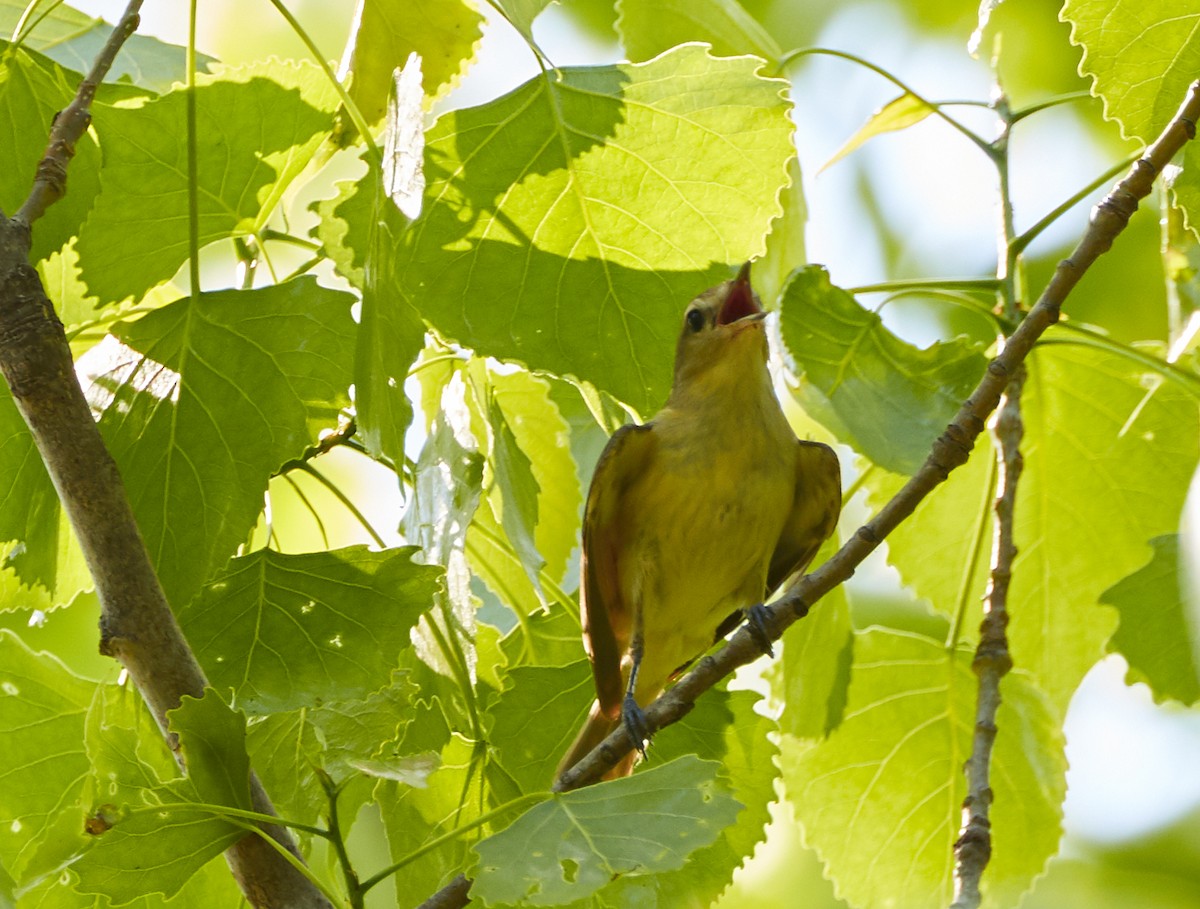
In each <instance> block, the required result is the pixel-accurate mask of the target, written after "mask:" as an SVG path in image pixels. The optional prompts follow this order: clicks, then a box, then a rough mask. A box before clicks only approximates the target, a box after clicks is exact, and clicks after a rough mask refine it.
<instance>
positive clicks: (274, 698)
mask: <svg viewBox="0 0 1200 909" xmlns="http://www.w3.org/2000/svg"><path fill="white" fill-rule="evenodd" d="M414 552H416V549H415V547H409V548H404V549H392V550H385V551H383V552H370V551H368V549H367V548H366V547H365V546H354V547H350V548H348V549H339V550H336V551H333V552H314V553H305V554H301V555H289V554H285V553H281V552H275V551H273V550H269V549H263V550H259V551H258V552H254V553H251V554H250V555H248V556H245V557H243V558H237V559H234V560H233V561H231V562H230V563H229V565H228V566H227V568H226V569H225V570H224V571H223V572H221V573H220V574H219V575H217V576H216V577H214V578H213V579H212V580H211V581H210V582H209V583H207V584H206V585H205V586H204V588H203V589H202V590H201V591H200V593H199V594H198V595H197V596H196V598H195V599H193V600H192V601H191V602H190V603H189V604H188V605H187V606H186V607H184V608H183V609H182V610H181V611H180V613H179V622H180V625H182V626H183V630H184V633H185V634H186V635H187V637H188V640H189V641H191V643H192V647H193V648H194V649H195V651H196V654H197V656H198V657H199V659H200V661H201V663H202V664H203V665H204V667H205V671H206V673H207V674H208V678H209V679H210V681H211V682H212V684H213V685H214V686H215V687H217V688H219V689H222V690H224V689H226V688H232V689H233V690H234V696H235V702H236V703H237V704H238V706H239V707H241V708H242V709H244V710H248V711H250V712H251V713H257V714H262V713H275V712H279V711H286V710H292V709H295V708H298V707H303V706H306V705H311V704H313V703H320V702H321V701H322V700H325V699H329V700H350V699H354V698H358V697H365V696H366V695H367V694H368V693H369V692H371V691H374V690H375V689H377V688H379V687H381V686H382V685H385V684H387V681H388V677H389V674H390V673H391V671H392V669H394V668H395V667H396V660H397V656H398V654H399V652H400V650H401V649H402V648H404V647H407V646H409V631H410V630H411V629H412V628H413V626H414V625H416V623H417V620H418V619H419V618H420V616H421V614H422V613H423V612H424V611H425V610H426V609H428V608H429V606H430V604H431V603H432V602H433V598H434V596H435V595H436V594H437V592H438V590H439V587H440V580H441V577H442V574H443V572H442V570H441V569H440V568H437V567H433V566H428V565H418V564H415V563H414V562H413V561H412V555H413V553H414Z"/></svg>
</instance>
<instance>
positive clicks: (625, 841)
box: [472, 757, 739, 906]
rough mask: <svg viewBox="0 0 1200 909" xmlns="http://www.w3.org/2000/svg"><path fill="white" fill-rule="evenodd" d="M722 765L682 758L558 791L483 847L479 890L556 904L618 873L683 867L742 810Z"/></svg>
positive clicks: (491, 896)
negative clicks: (723, 781)
mask: <svg viewBox="0 0 1200 909" xmlns="http://www.w3.org/2000/svg"><path fill="white" fill-rule="evenodd" d="M718 766H719V765H717V764H715V763H713V762H711V761H702V760H698V759H696V758H692V757H683V758H679V759H678V760H675V761H672V762H671V763H669V764H664V765H663V766H661V767H657V768H655V769H653V770H647V771H645V772H644V773H638V774H635V775H633V776H630V777H626V778H624V779H620V780H614V781H612V782H609V783H601V784H599V785H596V786H589V787H588V788H586V789H580V790H577V791H575V792H569V793H566V794H563V795H556V796H554V797H553V798H552V799H550V800H549V801H547V802H543V803H542V804H540V805H538V806H537V807H535V808H532V809H530V810H529V811H527V812H526V813H525V814H524V815H522V816H521V817H520V818H518V819H517V820H516V821H514V822H513V823H512V824H510V825H509V826H508V827H507V828H506V829H505V830H503V831H501V832H500V833H497V834H493V835H492V836H491V837H489V838H488V839H486V840H484V841H483V842H481V843H479V844H478V845H477V846H475V847H474V850H473V851H474V852H475V855H476V856H477V859H478V864H477V866H476V867H475V868H474V870H473V872H472V876H473V879H474V882H475V883H474V885H473V887H472V893H474V894H475V895H476V896H478V897H479V898H480V899H482V900H483V901H484V902H485V903H492V904H494V903H501V904H508V903H515V902H518V901H524V902H525V903H527V904H528V905H533V906H554V905H557V904H559V903H563V902H567V901H569V900H575V899H582V898H584V897H586V896H588V895H589V894H591V893H594V892H595V891H596V890H598V889H599V888H600V887H602V886H604V885H605V884H607V883H608V882H609V881H611V880H612V879H613V877H614V876H617V875H622V876H629V877H635V876H640V875H645V874H654V873H658V872H663V871H671V870H674V869H675V868H679V867H681V866H682V865H683V863H684V862H685V861H686V860H687V857H688V856H689V855H690V854H691V853H692V852H693V851H695V850H696V849H699V848H702V847H703V846H706V845H708V844H709V843H711V842H712V841H713V840H714V839H715V838H716V837H717V836H719V835H720V832H721V830H722V829H723V828H724V827H725V826H727V825H728V824H730V823H732V822H733V820H734V817H735V816H736V815H737V812H738V808H739V806H738V803H737V802H735V801H734V800H733V798H732V796H730V795H729V794H728V792H727V791H725V789H724V787H723V786H721V785H720V784H719V783H718V782H717V780H716V778H715V775H716V771H717V768H718Z"/></svg>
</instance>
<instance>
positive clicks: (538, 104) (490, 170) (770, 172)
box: [380, 46, 794, 413]
mask: <svg viewBox="0 0 1200 909" xmlns="http://www.w3.org/2000/svg"><path fill="white" fill-rule="evenodd" d="M759 65H760V64H759V63H758V61H756V60H754V59H753V58H746V57H743V58H731V59H714V58H713V57H711V56H710V55H709V54H708V53H707V51H706V50H705V49H704V48H703V47H699V46H685V47H680V48H677V49H675V50H673V51H671V52H670V53H668V54H665V55H663V56H662V57H659V58H658V59H656V60H653V61H651V62H649V63H645V64H620V65H617V66H600V67H580V68H568V69H562V70H557V71H555V72H554V73H553V74H548V75H546V76H545V77H541V76H539V77H537V78H535V79H533V80H531V81H530V82H527V83H526V84H525V85H523V86H521V87H520V88H518V89H516V90H515V91H514V92H512V93H510V94H508V95H506V96H504V97H502V98H500V99H498V100H496V101H493V102H491V103H489V104H486V105H483V106H481V107H477V108H471V109H468V110H460V111H454V112H452V113H449V114H446V115H445V116H443V117H442V118H441V119H440V120H439V121H438V122H437V124H436V125H435V126H434V127H432V128H431V129H430V131H429V132H428V134H427V144H426V150H425V176H426V179H427V181H428V185H427V189H426V197H425V205H424V210H423V211H422V213H421V215H420V217H418V218H417V219H416V221H414V222H413V223H412V226H411V228H410V229H409V230H408V231H406V232H405V233H404V234H403V236H402V237H401V238H400V242H399V244H398V247H397V249H396V250H395V252H394V253H393V255H394V257H395V282H394V286H393V287H392V288H391V292H390V294H389V295H388V296H386V297H383V298H381V300H380V304H381V305H387V306H389V307H390V308H391V309H393V310H396V309H400V308H401V307H412V308H416V309H419V310H420V312H421V314H422V315H423V316H425V317H426V318H427V319H428V320H429V321H430V322H431V323H432V324H433V325H434V326H435V327H436V328H437V329H438V330H439V331H441V332H442V333H443V334H444V335H446V336H447V337H451V338H455V339H457V340H459V341H461V342H462V343H464V344H466V345H469V346H470V347H472V348H474V349H475V350H476V351H478V352H479V353H480V354H486V355H490V356H495V357H499V358H505V359H516V360H520V361H523V362H524V363H525V364H527V365H528V366H529V367H530V368H531V369H535V370H546V371H549V372H552V373H556V374H560V375H567V374H570V375H573V376H577V377H579V378H582V379H586V380H588V381H591V382H593V383H595V384H596V385H597V386H598V387H601V388H603V389H604V390H606V391H609V392H611V393H612V394H614V395H615V396H617V397H618V398H620V399H622V400H625V401H628V402H629V403H630V404H631V405H633V406H634V407H635V408H637V409H638V410H640V411H641V412H644V413H648V412H650V411H651V410H653V409H654V408H655V407H656V406H657V405H659V404H660V403H661V402H662V401H663V399H664V398H665V397H666V394H667V391H668V388H669V386H670V379H671V351H672V348H673V345H674V342H675V338H676V335H677V332H678V326H679V318H680V313H681V312H682V310H683V307H684V305H685V303H686V302H687V301H688V300H689V299H691V297H693V296H694V295H695V294H696V293H698V292H699V291H701V290H703V289H705V288H706V287H709V286H711V285H713V284H715V283H717V282H718V281H719V280H722V279H724V278H726V277H728V276H729V271H728V267H729V264H730V263H740V262H741V261H743V260H744V259H746V258H747V257H748V256H752V255H756V254H759V253H761V252H762V250H763V248H764V239H765V236H766V233H767V229H768V226H769V224H770V221H771V219H772V218H773V217H774V216H775V215H777V214H778V212H779V210H780V206H779V202H778V194H779V192H780V190H781V189H782V188H783V187H784V186H785V185H786V181H787V174H786V164H787V161H788V160H789V159H790V158H791V157H792V155H793V153H794V152H793V148H792V143H791V134H792V125H791V122H790V120H789V119H788V116H787V113H788V108H789V105H788V103H787V102H786V101H785V100H784V98H783V96H782V89H784V88H785V87H786V86H785V84H784V83H783V82H781V81H778V80H771V79H764V78H762V77H760V76H759V75H758V74H757V72H756V70H757V68H758V66H759ZM681 148H683V149H686V150H687V153H686V154H680V153H679V151H678V150H679V149H681Z"/></svg>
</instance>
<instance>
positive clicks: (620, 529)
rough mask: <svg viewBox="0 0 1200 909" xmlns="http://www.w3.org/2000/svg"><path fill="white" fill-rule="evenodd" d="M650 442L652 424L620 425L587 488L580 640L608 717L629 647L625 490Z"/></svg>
mask: <svg viewBox="0 0 1200 909" xmlns="http://www.w3.org/2000/svg"><path fill="white" fill-rule="evenodd" d="M654 448H655V437H654V431H653V424H646V425H643V426H636V425H630V426H622V427H621V428H620V429H618V430H617V431H616V432H615V433H613V437H612V438H611V439H609V440H608V445H607V446H605V449H604V451H603V453H601V455H600V460H599V462H598V463H597V464H596V472H595V474H594V475H593V476H592V486H591V489H590V490H589V491H588V501H587V511H586V513H585V517H584V522H583V555H582V557H581V561H580V577H581V578H582V581H581V584H580V595H581V598H582V601H583V602H582V604H581V605H582V612H583V640H584V646H585V647H586V648H587V652H588V656H589V657H590V658H591V661H592V674H593V675H594V676H595V680H596V695H597V699H598V700H599V702H600V708H601V710H602V711H603V712H604V714H605V715H606V716H608V717H609V718H610V719H615V718H616V717H617V716H619V715H620V711H621V699H622V697H623V695H624V683H623V682H622V679H621V658H622V657H623V656H624V655H625V651H626V650H627V649H628V647H629V636H630V624H631V616H632V613H631V607H632V604H630V603H626V602H625V598H624V595H623V594H622V591H621V582H620V563H621V559H622V556H623V554H624V553H626V552H627V551H628V549H629V546H630V545H631V543H632V541H631V540H630V539H628V535H629V528H630V521H629V503H627V502H626V501H625V493H626V491H627V490H628V488H629V486H630V485H631V483H632V482H633V481H634V480H635V479H636V478H637V477H638V476H640V475H641V473H642V471H643V470H646V469H647V468H648V466H649V464H650V461H651V460H652V458H653V453H654Z"/></svg>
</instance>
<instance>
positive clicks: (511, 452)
mask: <svg viewBox="0 0 1200 909" xmlns="http://www.w3.org/2000/svg"><path fill="white" fill-rule="evenodd" d="M487 416H488V424H489V429H490V430H491V432H490V435H491V440H492V452H491V454H492V457H491V459H490V460H489V462H488V464H489V466H490V467H491V468H492V470H491V473H492V478H491V479H492V489H491V490H490V491H491V492H492V495H491V496H490V497H489V498H490V501H491V504H492V509H493V510H494V511H496V512H499V514H498V517H499V519H500V526H501V527H502V528H504V535H505V536H506V537H507V538H508V541H509V543H511V544H512V547H513V550H514V551H515V552H516V554H517V556H518V558H519V559H520V560H521V565H522V566H523V567H524V569H525V573H526V574H527V575H528V576H529V580H530V581H531V582H532V583H533V585H534V586H535V587H537V588H538V589H539V590H540V589H541V582H540V580H539V579H538V573H539V572H540V571H541V570H542V567H543V566H544V565H545V564H546V560H545V559H543V558H542V556H541V553H539V552H538V550H537V544H536V543H535V542H534V540H533V534H534V530H535V528H536V526H537V521H538V493H539V492H540V491H541V490H540V489H539V488H538V483H537V480H536V479H534V476H533V465H532V464H531V463H530V461H529V458H528V457H527V456H526V455H525V452H523V451H522V450H521V446H519V445H518V444H517V440H516V439H515V438H514V437H513V433H512V430H511V429H509V427H508V421H507V420H506V419H505V417H504V411H502V410H501V409H500V405H499V404H497V403H496V402H495V401H494V400H492V401H489V402H488V408H487Z"/></svg>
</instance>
